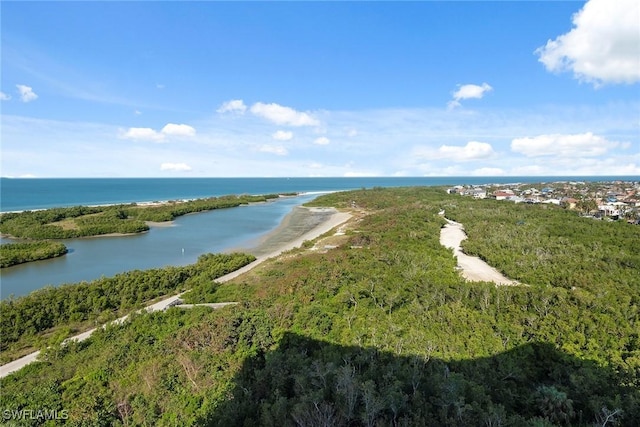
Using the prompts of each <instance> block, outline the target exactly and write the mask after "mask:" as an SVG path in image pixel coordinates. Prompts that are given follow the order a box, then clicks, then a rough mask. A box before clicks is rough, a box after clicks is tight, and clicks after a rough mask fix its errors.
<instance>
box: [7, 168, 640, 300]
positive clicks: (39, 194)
mask: <svg viewBox="0 0 640 427" xmlns="http://www.w3.org/2000/svg"><path fill="white" fill-rule="evenodd" d="M615 180H628V181H637V180H639V177H637V176H636V177H544V178H541V177H448V178H430V177H411V178H384V177H380V178H175V179H174V178H104V179H103V178H91V179H79V178H73V179H9V178H1V179H0V211H1V212H11V211H23V210H35V209H48V208H53V207H63V206H77V205H105V204H119V203H133V202H151V201H164V200H184V199H195V198H203V197H211V196H221V195H227V194H272V193H302V194H300V195H299V196H297V197H290V198H280V199H277V200H275V201H271V202H268V203H260V204H252V205H249V206H241V207H237V208H230V209H219V210H214V211H210V212H204V213H198V214H192V215H186V216H183V217H179V218H177V219H176V220H175V221H174V223H173V226H171V227H154V228H152V229H151V230H150V231H149V232H147V233H143V234H138V235H133V236H119V237H95V238H82V239H67V240H64V241H63V242H64V244H65V245H66V246H67V248H69V253H68V254H67V255H65V256H63V257H60V258H55V259H51V260H44V261H37V262H31V263H27V264H22V265H17V266H14V267H9V268H4V269H2V270H0V298H2V299H5V298H7V297H9V296H10V295H13V296H16V297H17V296H22V295H26V294H28V293H30V292H32V291H34V290H36V289H39V288H42V287H44V286H47V285H53V286H59V285H61V284H65V283H76V282H80V281H91V280H94V279H98V278H100V277H102V276H105V277H109V276H113V275H115V274H117V273H120V272H124V271H129V270H135V269H139V270H142V269H148V268H156V267H163V266H167V265H187V264H191V263H194V262H195V261H196V260H197V258H198V256H199V255H201V254H204V253H208V252H214V253H215V252H223V251H228V250H231V249H235V248H249V247H251V245H252V243H253V242H255V241H256V240H257V239H259V238H260V237H261V236H264V235H265V234H266V233H268V232H270V231H271V230H273V229H274V228H276V227H277V226H278V224H280V222H281V221H282V219H283V218H284V217H285V216H286V215H287V214H288V213H289V212H290V211H291V210H292V209H293V208H294V207H295V206H299V205H301V204H303V203H305V202H307V201H310V200H312V199H313V198H315V197H317V195H318V194H320V193H322V192H327V191H339V190H350V189H358V188H373V187H399V186H440V185H458V184H487V183H500V184H507V183H515V182H518V183H526V182H542V181H545V182H554V181H615ZM12 241H14V240H12V239H7V238H0V243H10V242H12Z"/></svg>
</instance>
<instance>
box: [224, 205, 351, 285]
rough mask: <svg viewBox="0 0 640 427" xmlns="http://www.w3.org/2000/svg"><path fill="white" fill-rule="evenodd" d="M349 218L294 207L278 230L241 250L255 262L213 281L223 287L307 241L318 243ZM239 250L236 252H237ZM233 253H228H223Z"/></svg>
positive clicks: (328, 210)
mask: <svg viewBox="0 0 640 427" xmlns="http://www.w3.org/2000/svg"><path fill="white" fill-rule="evenodd" d="M352 217H353V215H352V214H351V213H349V212H341V211H338V210H337V209H335V208H328V207H327V208H317V207H313V208H308V207H305V206H296V207H295V208H294V209H293V210H292V212H290V213H289V214H287V216H285V218H284V219H283V220H282V222H281V223H280V225H278V227H276V228H275V229H273V230H272V231H270V232H269V233H267V234H266V235H265V236H263V237H262V238H260V239H258V241H257V242H256V246H254V247H253V248H250V249H244V250H243V251H244V252H248V253H250V254H252V255H254V256H255V257H256V260H255V261H253V262H252V263H250V264H247V265H245V266H244V267H242V268H239V269H238V270H236V271H232V272H231V273H228V274H226V275H224V276H221V277H219V278H217V279H216V280H215V281H216V282H221V283H223V282H226V281H228V280H231V279H233V278H236V277H238V276H240V275H241V274H243V273H246V272H247V271H250V270H252V269H253V268H255V267H256V266H258V265H259V264H261V263H263V262H264V261H266V260H268V259H271V258H276V257H278V256H280V255H282V254H283V253H284V252H287V251H290V250H292V249H295V248H299V247H301V246H302V245H303V243H304V242H305V241H307V240H314V239H317V238H318V237H320V236H322V235H323V234H324V233H326V232H328V231H330V230H332V229H334V228H336V227H338V226H339V225H342V224H344V223H345V222H347V221H349V220H350V219H351V218H352ZM319 218H320V219H319ZM314 222H315V223H314ZM292 225H294V227H293V229H294V233H291V230H292ZM305 225H306V226H305ZM293 234H295V237H293ZM240 249H241V248H236V250H240ZM233 251H234V250H233V249H231V250H229V251H225V252H233Z"/></svg>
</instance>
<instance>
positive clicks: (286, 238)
mask: <svg viewBox="0 0 640 427" xmlns="http://www.w3.org/2000/svg"><path fill="white" fill-rule="evenodd" d="M351 218H352V215H351V214H350V213H348V212H340V211H338V210H337V209H335V208H316V207H314V208H307V207H303V206H296V207H294V209H293V212H290V213H289V214H287V215H286V216H285V218H284V219H283V220H282V222H281V223H280V225H278V227H276V228H275V229H274V230H272V231H271V232H269V233H267V234H266V235H265V236H263V237H262V238H261V239H259V241H258V242H257V243H258V245H257V246H256V247H255V248H254V250H255V251H256V253H261V254H260V255H259V256H256V260H255V261H253V262H252V263H250V264H247V265H245V266H244V267H241V268H239V269H237V270H235V271H232V272H231V273H228V274H225V275H224V276H220V277H218V278H217V279H216V280H215V281H216V282H221V283H223V282H226V281H229V280H231V279H234V278H236V277H238V276H240V275H241V274H244V273H246V272H248V271H250V270H252V269H253V268H255V267H256V266H258V265H259V264H261V263H263V262H264V261H266V260H268V259H271V258H275V257H277V256H280V255H281V254H283V253H284V252H286V251H289V250H291V249H295V248H297V247H300V246H302V244H303V243H304V242H305V241H306V240H314V239H316V238H318V237H320V236H321V235H323V234H324V233H326V232H328V231H330V230H332V229H334V228H336V227H338V226H339V225H342V224H344V223H345V222H347V221H349V220H350V219H351ZM292 225H295V227H294V229H295V231H296V232H295V233H294V234H295V237H292V236H293V235H292V234H291V233H287V229H289V230H291V228H292ZM274 246H275V247H274ZM225 252H229V251H225ZM263 252H264V253H263ZM249 253H251V252H249ZM185 292H188V291H185ZM183 293H184V292H181V293H179V294H177V295H165V297H164V298H163V299H161V300H160V301H156V302H154V303H151V304H150V305H148V306H146V307H145V308H144V309H143V310H146V311H147V312H154V311H163V310H166V309H167V308H169V307H170V306H171V305H173V304H175V302H176V301H177V300H178V299H179V298H180V296H181V295H182V294H183ZM128 316H129V315H126V316H123V317H121V318H119V319H116V320H114V321H113V322H109V323H113V324H119V323H122V322H124V321H125V320H126V319H127V318H128ZM103 326H105V325H103ZM103 326H99V327H103ZM99 327H98V328H99ZM98 328H93V329H90V330H87V331H84V332H82V333H80V334H77V335H74V336H72V337H69V338H66V339H65V342H68V341H71V340H77V341H84V340H85V339H87V338H89V336H90V335H91V334H92V333H93V332H94V331H95V330H96V329H98ZM39 354H40V351H36V352H33V353H31V354H28V355H26V356H23V357H21V358H19V359H16V360H12V361H11V362H9V363H6V364H4V365H2V366H0V378H4V377H6V376H7V375H9V374H11V373H13V372H16V371H18V370H20V369H22V368H23V367H24V366H26V365H28V364H29V363H32V362H35V361H36V360H37V357H38V355H39Z"/></svg>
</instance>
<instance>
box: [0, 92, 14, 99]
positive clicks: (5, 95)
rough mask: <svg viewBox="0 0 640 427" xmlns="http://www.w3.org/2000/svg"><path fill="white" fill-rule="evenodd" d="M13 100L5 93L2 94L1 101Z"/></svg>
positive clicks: (0, 93)
mask: <svg viewBox="0 0 640 427" xmlns="http://www.w3.org/2000/svg"><path fill="white" fill-rule="evenodd" d="M10 99H11V95H7V94H6V93H4V92H0V101H8V100H10Z"/></svg>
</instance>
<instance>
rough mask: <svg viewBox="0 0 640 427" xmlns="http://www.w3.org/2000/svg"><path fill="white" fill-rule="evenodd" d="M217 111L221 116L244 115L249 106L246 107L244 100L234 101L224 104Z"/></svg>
mask: <svg viewBox="0 0 640 427" xmlns="http://www.w3.org/2000/svg"><path fill="white" fill-rule="evenodd" d="M216 111H217V112H218V113H221V114H223V113H237V114H244V112H245V111H247V106H246V105H244V101H242V99H232V100H231V101H227V102H224V103H223V104H222V105H221V106H220V108H218V109H217V110H216Z"/></svg>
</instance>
